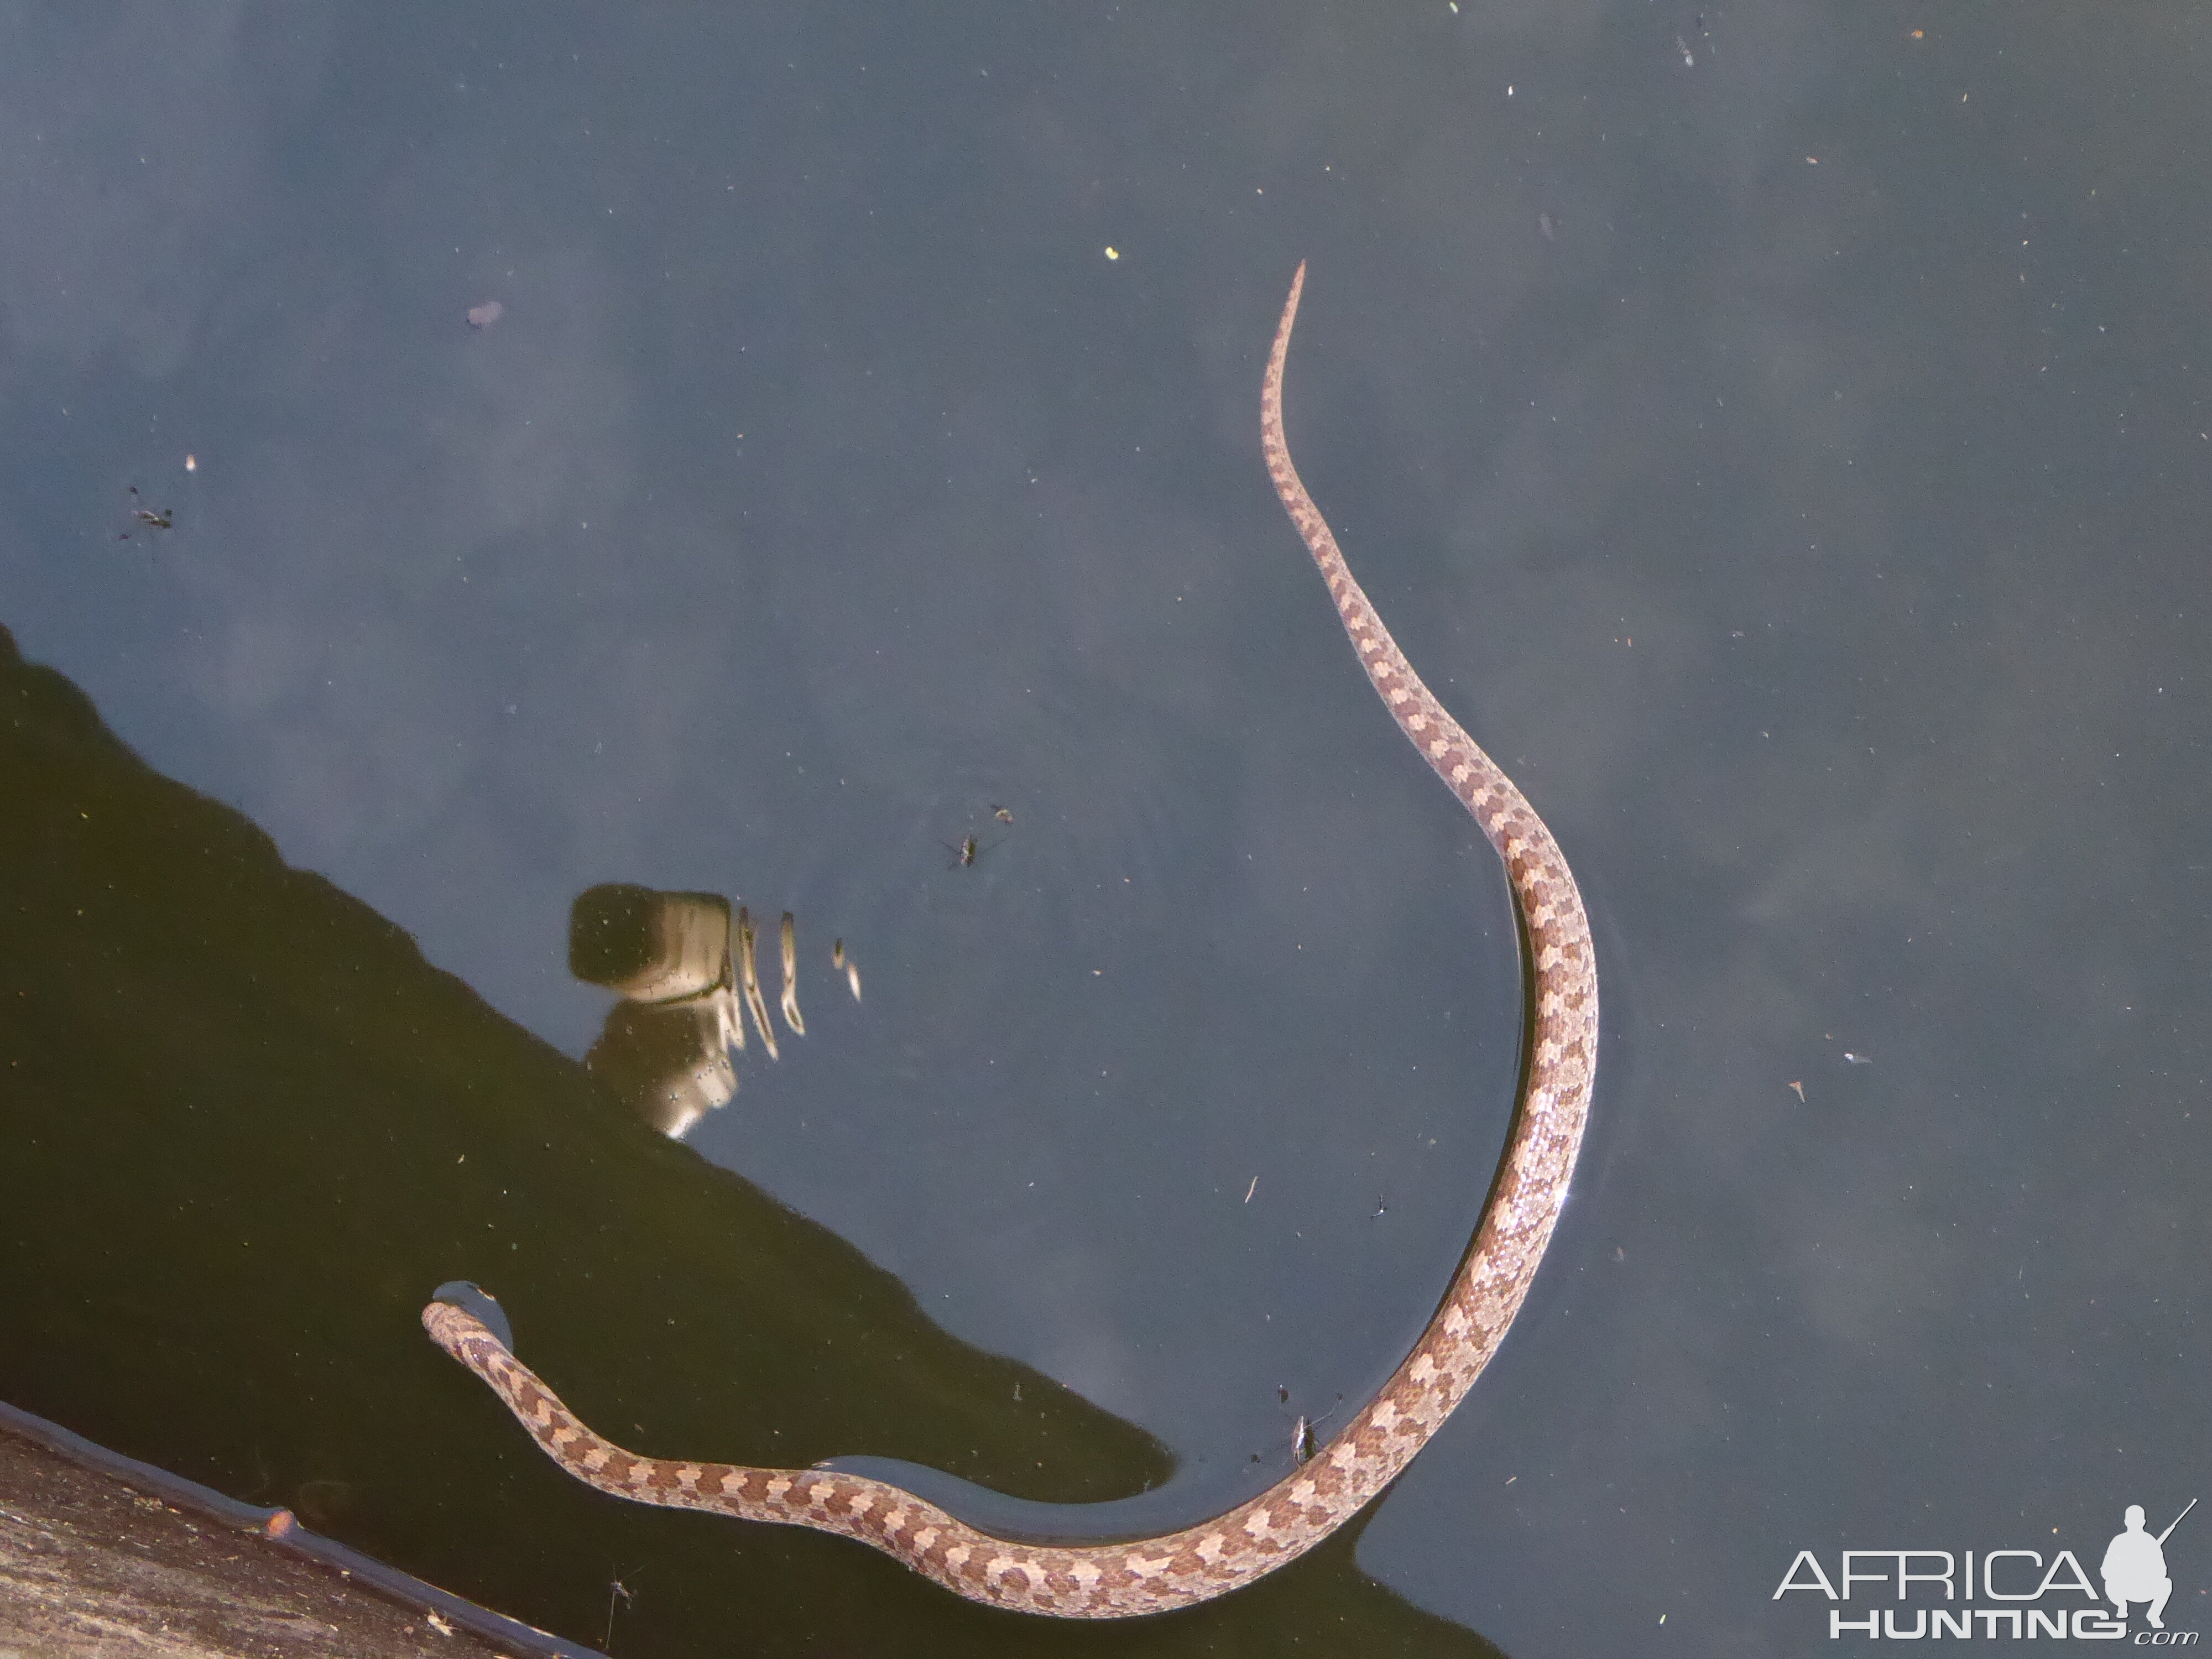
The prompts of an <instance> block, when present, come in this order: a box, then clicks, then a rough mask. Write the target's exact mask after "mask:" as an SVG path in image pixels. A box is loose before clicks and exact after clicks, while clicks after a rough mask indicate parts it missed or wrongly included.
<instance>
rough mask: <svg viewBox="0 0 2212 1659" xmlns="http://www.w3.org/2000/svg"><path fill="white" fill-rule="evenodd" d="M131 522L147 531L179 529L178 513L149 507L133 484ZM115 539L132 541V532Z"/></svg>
mask: <svg viewBox="0 0 2212 1659" xmlns="http://www.w3.org/2000/svg"><path fill="white" fill-rule="evenodd" d="M131 523H132V524H133V525H134V526H137V527H138V528H141V529H145V530H174V529H175V528H176V527H177V511H176V509H175V508H174V507H149V506H147V505H146V503H145V501H144V500H143V497H141V496H140V495H139V494H138V486H137V484H132V485H131ZM115 539H116V540H117V541H118V542H127V541H129V540H130V539H131V532H130V531H128V530H125V531H119V532H117V534H116V538H115Z"/></svg>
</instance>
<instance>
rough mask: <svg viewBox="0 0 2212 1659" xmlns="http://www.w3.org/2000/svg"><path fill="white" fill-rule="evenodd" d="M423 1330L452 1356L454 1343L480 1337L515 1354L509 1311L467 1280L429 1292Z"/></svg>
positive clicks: (450, 1281) (451, 1283) (441, 1286)
mask: <svg viewBox="0 0 2212 1659" xmlns="http://www.w3.org/2000/svg"><path fill="white" fill-rule="evenodd" d="M422 1328H423V1329H424V1330H426V1331H428V1332H429V1333H430V1335H431V1337H432V1339H433V1340H435V1341H436V1343H437V1344H438V1346H440V1347H441V1348H443V1349H445V1350H446V1351H447V1352H449V1353H451V1352H453V1345H454V1344H455V1343H457V1342H460V1341H463V1340H466V1339H467V1338H469V1337H471V1336H476V1335H478V1334H482V1335H484V1336H488V1337H489V1338H490V1339H491V1340H493V1341H494V1342H496V1343H497V1344H499V1346H501V1347H502V1348H504V1349H506V1350H507V1352H509V1353H513V1352H514V1328H513V1326H512V1325H510V1324H508V1323H507V1310H506V1309H504V1308H502V1307H501V1306H500V1305H499V1302H498V1299H497V1298H496V1297H494V1296H493V1295H492V1293H491V1292H490V1291H487V1290H485V1289H483V1287H482V1286H481V1285H476V1284H474V1283H472V1282H471V1281H470V1280H468V1279H447V1281H446V1282H445V1283H444V1284H442V1285H439V1286H438V1288H437V1289H436V1290H435V1291H431V1292H430V1305H429V1306H428V1307H427V1308H425V1309H423V1310H422ZM455 1357H456V1358H459V1356H458V1355H456V1356H455Z"/></svg>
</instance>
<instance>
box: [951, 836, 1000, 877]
mask: <svg viewBox="0 0 2212 1659" xmlns="http://www.w3.org/2000/svg"><path fill="white" fill-rule="evenodd" d="M998 844H999V843H998V842H995V841H994V842H981V841H978V840H976V839H975V836H961V838H960V840H959V841H958V842H957V843H955V842H949V841H948V842H945V843H944V847H945V851H946V852H948V853H950V854H952V863H953V865H954V866H955V867H957V868H959V869H963V870H964V869H966V868H967V867H968V866H969V865H971V864H973V863H975V860H977V859H980V858H981V857H982V856H983V854H986V853H987V852H989V851H990V850H991V848H994V847H996V846H997V845H998Z"/></svg>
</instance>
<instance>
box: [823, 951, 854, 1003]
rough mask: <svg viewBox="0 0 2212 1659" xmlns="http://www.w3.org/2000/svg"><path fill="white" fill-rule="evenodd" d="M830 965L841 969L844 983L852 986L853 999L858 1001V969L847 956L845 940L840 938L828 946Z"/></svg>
mask: <svg viewBox="0 0 2212 1659" xmlns="http://www.w3.org/2000/svg"><path fill="white" fill-rule="evenodd" d="M829 965H830V966H831V967H832V968H836V969H842V970H843V972H844V975H845V983H846V984H847V985H848V986H849V987H851V988H852V992H853V1000H854V1001H855V1002H858V1001H859V1000H860V969H858V968H855V967H854V965H853V964H852V963H851V962H850V961H849V960H848V958H847V957H846V955H845V941H844V940H843V939H839V940H838V941H837V942H836V944H835V945H831V946H830V947H829Z"/></svg>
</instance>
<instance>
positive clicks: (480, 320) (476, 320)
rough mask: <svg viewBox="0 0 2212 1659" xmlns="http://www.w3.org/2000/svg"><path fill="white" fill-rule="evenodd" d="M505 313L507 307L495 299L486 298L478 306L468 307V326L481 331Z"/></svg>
mask: <svg viewBox="0 0 2212 1659" xmlns="http://www.w3.org/2000/svg"><path fill="white" fill-rule="evenodd" d="M506 315H507V307H505V306H503V305H501V304H500V302H499V301H496V300H486V301H484V302H483V304H482V305H480V306H471V307H469V326H470V327H471V328H473V329H476V330H477V331H479V332H481V331H483V330H484V329H487V328H489V327H490V326H491V325H493V324H494V323H495V322H497V321H498V320H499V319H501V318H502V317H504V316H506Z"/></svg>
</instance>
